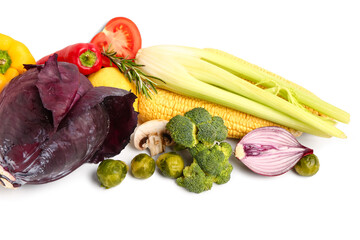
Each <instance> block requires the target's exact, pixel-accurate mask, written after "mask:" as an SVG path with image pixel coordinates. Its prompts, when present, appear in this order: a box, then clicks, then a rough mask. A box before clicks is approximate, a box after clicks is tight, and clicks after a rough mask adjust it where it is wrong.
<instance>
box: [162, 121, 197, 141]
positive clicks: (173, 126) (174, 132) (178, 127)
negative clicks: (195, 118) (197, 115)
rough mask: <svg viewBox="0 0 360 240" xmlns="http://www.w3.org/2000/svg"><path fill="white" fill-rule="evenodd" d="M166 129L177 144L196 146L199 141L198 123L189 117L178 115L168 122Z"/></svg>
mask: <svg viewBox="0 0 360 240" xmlns="http://www.w3.org/2000/svg"><path fill="white" fill-rule="evenodd" d="M166 129H167V130H168V131H169V133H170V135H171V137H172V139H173V140H174V142H176V143H177V144H180V145H182V146H185V147H194V146H195V145H196V144H197V143H198V140H197V138H196V132H197V128H196V125H195V124H194V123H193V122H192V121H191V120H190V119H189V118H187V117H184V116H181V115H176V116H175V117H173V118H171V119H170V120H169V122H168V123H167V124H166Z"/></svg>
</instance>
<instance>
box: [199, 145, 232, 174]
mask: <svg viewBox="0 0 360 240" xmlns="http://www.w3.org/2000/svg"><path fill="white" fill-rule="evenodd" d="M217 146H218V145H215V146H214V147H212V148H210V149H205V150H203V151H200V152H199V153H198V154H196V155H195V156H193V157H194V158H195V159H196V161H197V163H198V164H199V166H200V167H201V169H202V170H203V171H204V172H205V173H207V174H209V175H212V176H217V175H218V174H220V172H221V171H222V169H223V162H224V161H225V155H224V153H223V152H221V150H220V149H219V148H218V147H217Z"/></svg>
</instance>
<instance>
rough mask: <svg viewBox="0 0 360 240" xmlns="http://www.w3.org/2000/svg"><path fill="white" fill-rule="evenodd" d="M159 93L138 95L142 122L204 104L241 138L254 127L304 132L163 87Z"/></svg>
mask: <svg viewBox="0 0 360 240" xmlns="http://www.w3.org/2000/svg"><path fill="white" fill-rule="evenodd" d="M157 91H158V93H157V94H153V95H152V96H151V98H152V99H149V98H146V97H144V96H143V95H142V94H140V95H139V121H140V122H146V121H150V120H154V119H164V120H170V119H171V118H172V117H174V116H176V115H178V114H180V115H183V114H184V113H185V112H187V111H189V110H191V109H193V108H195V107H203V108H205V109H206V110H208V111H209V113H210V114H211V115H213V116H219V117H221V118H222V119H223V120H224V122H225V125H226V127H227V128H228V137H229V138H241V137H243V136H244V135H245V134H247V133H248V132H250V131H251V130H254V129H255V128H259V127H266V126H279V127H283V128H285V129H286V130H288V131H290V132H291V133H292V134H293V135H294V136H296V137H298V136H300V135H301V132H299V131H296V130H294V129H290V128H287V127H284V126H280V125H278V124H275V123H273V122H270V121H267V120H264V119H261V118H258V117H254V116H252V115H249V114H246V113H243V112H240V111H237V110H234V109H231V108H227V107H224V106H221V105H219V104H214V103H211V102H208V101H204V100H200V99H197V98H192V97H186V96H183V95H179V94H176V93H173V92H170V91H167V90H164V89H157Z"/></svg>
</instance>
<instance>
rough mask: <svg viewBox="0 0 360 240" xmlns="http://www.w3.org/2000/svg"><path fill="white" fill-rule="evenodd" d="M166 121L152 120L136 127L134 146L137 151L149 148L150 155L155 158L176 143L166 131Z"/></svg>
mask: <svg viewBox="0 0 360 240" xmlns="http://www.w3.org/2000/svg"><path fill="white" fill-rule="evenodd" d="M167 123H168V121H166V120H151V121H147V122H145V123H143V124H141V125H139V126H137V127H136V129H135V130H134V136H133V139H134V146H135V148H136V149H139V150H145V149H146V148H149V150H150V155H151V156H155V155H157V154H159V153H162V152H164V151H165V147H166V146H170V145H173V144H174V142H173V141H172V138H171V136H170V134H169V133H168V131H167V130H166V124H167Z"/></svg>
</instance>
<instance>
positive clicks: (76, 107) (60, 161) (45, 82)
mask: <svg viewBox="0 0 360 240" xmlns="http://www.w3.org/2000/svg"><path fill="white" fill-rule="evenodd" d="M29 67H30V68H31V69H29V70H28V71H26V72H25V73H23V74H21V75H19V76H17V77H15V78H14V79H13V80H12V81H11V82H10V83H9V84H8V85H7V86H6V87H5V88H4V90H3V91H2V92H1V94H0V119H1V121H2V124H1V125H0V156H1V157H0V166H1V168H0V180H1V181H0V183H3V185H5V186H7V187H19V186H21V185H23V184H26V183H29V184H40V183H47V182H51V181H54V180H57V179H59V178H62V177H64V176H66V175H67V174H69V173H71V172H72V171H74V170H75V169H77V168H78V167H79V166H81V165H82V164H84V163H98V162H101V161H103V160H104V158H109V157H112V156H115V155H117V154H119V153H120V152H121V150H122V149H123V148H124V147H125V146H126V145H127V143H128V142H129V140H130V135H131V134H132V132H133V130H134V129H135V127H136V125H137V113H136V112H135V111H134V109H133V107H132V105H133V102H134V100H135V95H134V94H132V93H129V92H128V91H125V90H122V89H117V88H109V87H97V88H94V87H93V86H92V85H91V83H90V81H89V80H88V79H87V78H86V77H85V76H84V75H82V74H80V73H79V70H78V68H77V67H76V66H75V65H73V64H69V63H66V62H57V61H56V54H55V55H54V56H51V57H50V58H49V60H48V61H47V62H46V63H45V65H44V66H41V65H39V66H36V65H34V66H29Z"/></svg>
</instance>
